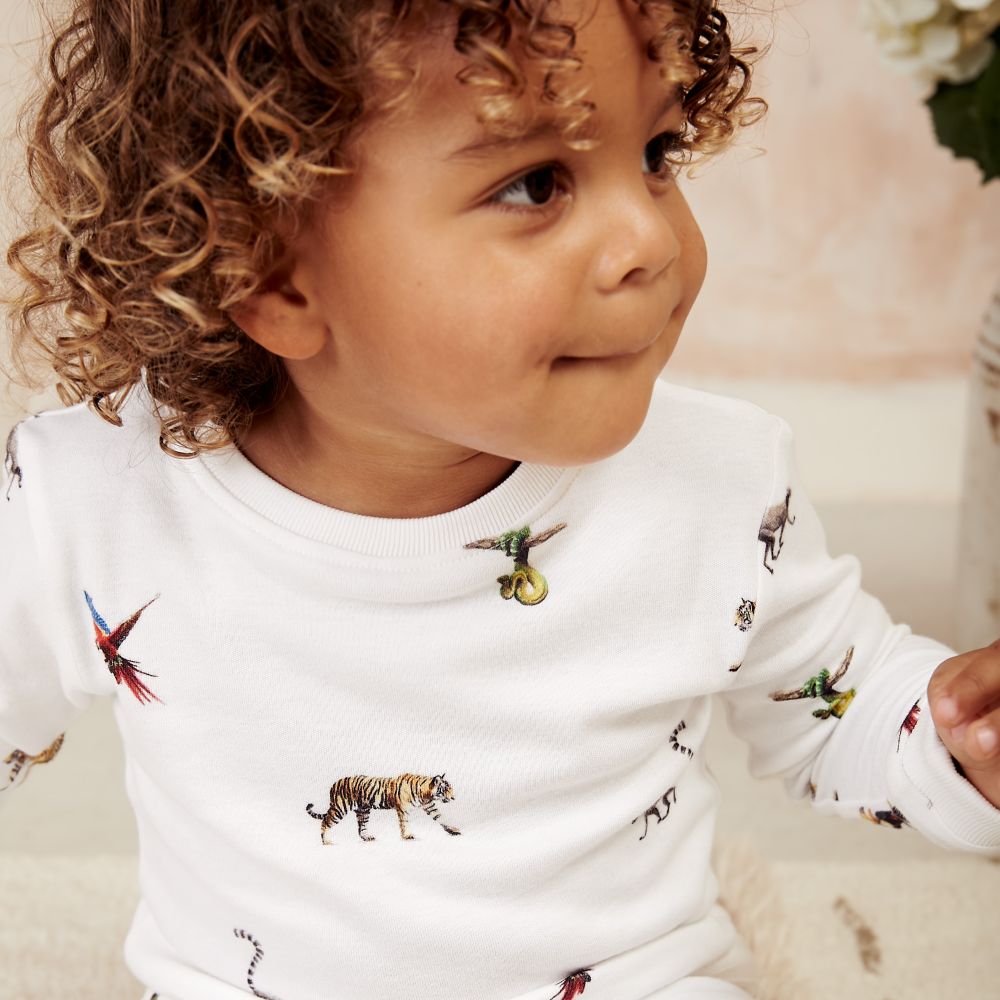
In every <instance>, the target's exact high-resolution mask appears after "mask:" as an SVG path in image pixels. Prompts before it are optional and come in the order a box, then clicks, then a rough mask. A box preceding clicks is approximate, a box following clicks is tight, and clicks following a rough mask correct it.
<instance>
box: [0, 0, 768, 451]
mask: <svg viewBox="0 0 1000 1000" xmlns="http://www.w3.org/2000/svg"><path fill="white" fill-rule="evenodd" d="M630 2H633V3H635V4H636V6H637V8H638V9H639V11H640V13H641V15H642V17H644V18H648V19H651V23H652V26H653V32H652V34H651V36H650V40H649V42H648V45H647V56H648V58H650V59H652V60H655V61H656V62H658V63H660V64H661V67H660V72H661V74H662V75H664V76H665V77H667V78H669V79H670V80H672V81H674V83H675V84H679V85H680V86H681V87H682V90H681V93H682V95H683V104H682V107H683V109H684V111H685V114H686V126H685V127H686V129H687V135H686V138H685V141H684V144H683V145H682V146H681V147H680V148H679V150H677V151H676V155H678V156H680V157H681V159H682V161H683V162H686V163H689V164H690V163H691V157H692V154H694V153H697V154H699V155H700V156H701V157H702V158H705V157H708V156H711V155H714V154H715V153H717V152H719V151H720V150H722V149H723V148H725V147H726V145H727V144H728V142H729V139H730V137H731V136H732V135H733V133H734V131H735V129H736V128H737V127H741V126H746V125H750V124H753V123H754V122H756V121H757V120H758V119H759V118H760V117H761V116H763V115H764V114H765V113H766V111H767V104H766V102H765V101H764V100H763V99H762V98H759V97H748V96H747V94H748V91H749V88H750V73H751V68H750V67H751V63H750V62H749V60H748V57H749V56H751V55H753V54H754V53H757V52H758V49H757V48H755V47H749V48H743V49H734V48H733V46H732V42H731V39H730V31H729V22H728V20H727V18H726V15H725V14H724V13H723V12H722V11H721V10H719V9H718V8H717V7H716V4H715V0H630ZM552 8H553V0H216V2H215V3H212V4H205V3H202V2H201V0H74V2H73V5H72V10H71V11H70V12H69V14H68V15H67V16H66V18H65V20H63V21H62V22H60V23H59V24H58V25H52V24H50V26H49V27H50V30H51V39H52V40H51V43H50V45H49V48H48V53H47V65H48V73H47V76H46V77H45V78H44V80H43V82H40V83H39V84H38V85H37V87H36V89H35V90H34V91H33V92H32V93H31V94H30V95H29V97H28V100H27V101H26V102H25V103H24V104H23V105H22V106H21V110H20V114H19V118H18V122H19V132H26V134H24V135H23V139H24V140H25V143H26V149H27V176H28V179H29V181H30V184H31V189H32V191H33V192H34V197H33V198H32V199H31V203H30V206H29V211H30V214H29V216H28V217H27V218H26V220H25V221H26V222H27V226H26V230H27V231H22V233H21V235H19V236H18V237H17V238H16V239H14V241H13V242H12V243H11V244H10V245H9V247H8V250H7V263H8V264H9V266H10V267H11V269H12V270H13V271H14V272H15V274H16V275H17V276H19V278H20V279H22V280H21V283H20V285H19V286H18V289H19V290H18V292H17V293H16V294H15V295H14V296H13V297H8V298H6V299H5V300H4V302H5V306H6V308H7V311H8V314H9V317H10V319H11V320H12V322H11V323H10V328H11V331H12V340H11V347H12V359H13V360H14V362H15V364H16V366H17V375H19V376H20V380H19V379H18V378H17V376H16V375H14V374H9V376H8V377H9V378H10V379H11V381H12V382H15V383H17V384H21V385H24V386H25V387H28V388H32V389H37V388H41V387H43V385H44V384H47V382H50V381H51V377H52V372H53V371H54V372H55V374H56V377H57V380H58V381H57V385H56V391H57V393H58V395H59V398H60V399H61V400H62V402H63V403H64V404H65V405H72V404H74V403H79V402H81V401H83V400H86V401H87V404H88V406H89V407H90V408H91V409H92V410H93V411H94V412H96V413H97V414H99V415H100V416H101V417H103V418H104V419H105V420H108V421H109V422H111V423H115V424H118V425H120V424H121V418H120V417H119V415H118V411H119V409H120V407H121V406H122V405H123V403H124V402H125V400H126V398H127V397H128V395H129V393H130V392H131V391H132V389H133V388H134V387H135V386H136V385H137V384H138V383H139V382H140V380H141V381H143V382H144V383H145V386H146V388H147V389H148V391H149V394H150V396H151V398H152V399H153V400H154V401H155V403H156V404H157V411H158V412H157V416H158V419H159V422H160V428H161V433H160V447H161V448H162V449H163V450H164V451H165V452H166V453H167V454H170V455H173V456H175V457H178V458H190V457H193V456H195V455H197V454H198V453H199V452H200V451H202V450H208V449H215V448H222V447H225V446H227V445H229V444H230V443H233V442H236V441H239V440H240V438H241V436H242V435H243V434H244V433H245V432H246V431H247V430H248V428H249V426H250V423H251V421H252V418H253V416H254V414H255V413H257V412H260V411H263V410H267V409H269V408H271V407H273V406H274V405H275V403H276V402H277V401H278V400H279V398H280V396H281V394H282V393H283V392H284V390H285V389H286V388H287V380H288V375H287V372H286V370H285V368H284V366H283V364H282V362H281V359H280V358H279V357H278V356H277V355H275V354H273V353H272V352H270V351H267V350H266V349H265V348H263V347H261V346H260V345H259V344H257V343H255V342H254V341H253V340H251V339H250V338H249V337H248V336H247V335H246V334H245V333H244V332H243V331H242V330H241V329H240V328H239V327H238V326H237V325H236V324H235V323H234V322H233V321H232V320H231V319H230V318H229V316H228V315H227V312H226V311H227V310H231V309H233V308H234V307H235V306H237V305H238V304H239V303H241V302H242V301H244V300H245V299H246V298H248V297H249V296H250V295H252V294H253V293H254V292H255V291H257V290H259V289H260V288H262V287H264V285H265V282H266V280H267V276H268V275H269V273H270V272H271V271H272V269H273V268H274V266H275V264H276V263H277V262H279V261H280V260H281V259H282V254H283V251H284V249H285V242H284V241H285V240H288V241H292V240H294V239H295V236H296V234H297V233H299V232H300V231H301V227H302V226H303V225H304V223H305V220H306V219H307V217H308V215H309V212H310V211H311V210H313V209H314V208H315V207H316V206H318V205H321V204H322V201H323V197H324V192H325V191H327V189H328V185H330V184H332V183H335V182H336V179H337V178H338V177H342V176H343V175H346V174H350V173H352V172H353V171H354V170H355V169H357V163H356V162H355V160H353V159H352V140H354V139H355V138H356V137H357V136H358V135H359V134H360V131H361V129H362V127H363V126H364V125H365V124H366V123H368V122H370V121H371V120H373V119H374V118H375V117H377V116H379V115H383V114H391V113H392V112H393V110H394V109H396V108H399V107H404V106H405V102H406V100H407V98H408V96H409V95H410V93H411V92H412V88H413V86H414V84H415V79H416V73H415V70H414V68H413V58H412V56H413V54H414V52H415V51H416V50H417V49H418V48H419V44H420V38H421V32H422V31H426V30H428V28H429V27H431V26H434V27H437V26H439V25H445V26H446V27H447V28H448V30H449V31H451V32H453V39H452V42H453V45H454V48H455V50H456V51H457V52H459V53H460V54H461V55H463V56H464V57H466V58H467V59H468V62H467V63H466V64H465V65H464V66H463V69H462V70H461V71H460V72H459V73H458V74H457V79H458V80H459V81H460V82H461V83H463V84H467V85H470V86H473V87H475V88H477V91H478V92H477V94H476V106H477V108H478V109H479V110H478V116H479V120H480V122H481V123H482V124H484V125H485V126H486V127H487V128H489V129H492V130H495V131H497V132H507V133H511V132H516V131H517V130H518V129H519V128H520V127H521V126H522V125H523V123H522V122H521V121H520V120H519V118H518V106H519V103H521V102H519V101H518V98H519V96H520V95H521V94H523V92H524V89H525V85H526V84H525V75H524V71H523V68H522V66H521V65H520V64H519V62H518V60H517V59H516V58H515V56H514V55H513V54H512V48H513V47H514V45H515V44H516V45H517V46H518V48H517V53H518V55H520V56H521V57H523V58H526V59H528V60H534V61H536V64H537V65H538V66H539V67H540V68H541V69H543V70H544V84H543V89H542V100H543V101H544V102H546V103H548V104H550V105H551V106H552V107H553V108H554V115H555V116H556V119H557V121H558V122H559V123H560V124H559V128H560V130H561V132H562V135H563V138H564V141H566V142H567V143H568V144H569V145H573V144H574V143H576V144H578V145H583V146H584V147H585V146H586V140H585V139H579V138H576V139H574V136H578V135H579V134H580V129H581V127H582V126H584V125H585V124H586V122H587V120H588V117H589V115H590V113H591V111H592V110H593V108H594V105H593V104H592V103H591V102H589V101H587V100H586V99H585V98H583V97H582V94H581V93H577V92H574V91H573V90H572V88H560V87H558V86H557V82H558V81H559V80H560V79H562V78H565V77H566V76H567V75H571V74H572V72H573V71H574V70H576V69H578V68H579V66H580V65H582V60H581V58H580V57H579V56H577V55H576V54H574V51H573V50H574V45H575V43H576V32H575V28H574V26H573V24H570V23H566V22H563V21H559V20H557V19H555V18H554V17H553V16H552ZM60 305H61V306H62V307H63V308H62V315H61V316H58V317H56V318H54V319H53V317H52V315H51V313H52V310H53V308H54V307H58V306H60ZM39 310H41V311H42V313H41V315H42V316H46V315H48V316H49V322H48V323H47V324H41V325H40V326H37V327H36V325H35V322H34V320H35V313H36V312H38V311H39ZM29 353H33V354H34V357H33V358H32V360H33V361H40V362H41V363H42V365H43V366H44V370H45V372H46V376H47V382H42V381H41V380H40V379H38V378H35V377H34V376H33V375H32V374H31V373H30V371H29V368H28V365H27V363H26V359H27V358H28V356H29ZM161 406H163V407H165V408H166V409H167V412H166V413H163V412H161V411H160V407H161Z"/></svg>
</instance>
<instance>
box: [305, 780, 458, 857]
mask: <svg viewBox="0 0 1000 1000" xmlns="http://www.w3.org/2000/svg"><path fill="white" fill-rule="evenodd" d="M454 797H455V793H454V791H453V790H452V787H451V783H450V782H449V781H447V780H446V779H445V776H444V773H443V772H442V773H441V774H436V775H434V776H433V777H425V776H424V775H420V774H410V773H405V774H400V775H397V776H396V777H395V778H371V777H369V776H368V775H366V774H355V775H351V776H350V777H346V778H338V779H337V780H336V781H335V782H334V783H333V785H332V786H331V788H330V808H329V809H327V811H326V812H325V813H317V812H313V808H312V806H313V804H312V803H311V802H310V803H309V804H308V805H307V806H306V812H307V813H309V815H310V816H312V817H313V819H318V820H322V821H323V822H322V825H321V826H320V840H321V842H322V843H323V844H324V845H326V846H332V845H331V844H330V841H328V840H327V839H326V832H327V830H329V829H330V827H332V826H334V825H336V824H337V823H339V822H340V821H341V820H342V819H343V818H344V816H346V815H347V814H348V813H349V812H351V811H352V810H353V812H354V814H355V816H356V817H357V821H358V836H359V837H361V839H362V840H374V839H375V838H374V837H373V836H372V835H371V834H370V833H368V832H367V831H366V830H365V827H366V826H367V825H368V817H369V816H370V815H371V811H372V809H395V810H396V816H397V818H398V819H399V833H400V836H401V837H402V838H403V840H415V839H416V838H415V837H414V836H413V834H412V833H410V831H409V829H408V828H407V825H406V824H407V816H408V813H409V811H410V810H411V809H412V808H413V807H414V806H420V808H421V809H423V811H424V812H425V813H427V815H428V816H430V817H431V819H433V820H434V821H435V822H436V823H438V824H440V825H441V826H442V827H443V828H444V830H445V831H446V832H447V833H450V834H451V835H452V836H456V837H457V836H458V835H459V834H460V833H461V832H462V831H461V830H457V829H456V828H455V827H453V826H449V825H448V824H447V823H445V822H444V821H443V820H442V819H441V817H440V816H439V815H438V811H437V808H436V803H437V802H451V800H452V799H454Z"/></svg>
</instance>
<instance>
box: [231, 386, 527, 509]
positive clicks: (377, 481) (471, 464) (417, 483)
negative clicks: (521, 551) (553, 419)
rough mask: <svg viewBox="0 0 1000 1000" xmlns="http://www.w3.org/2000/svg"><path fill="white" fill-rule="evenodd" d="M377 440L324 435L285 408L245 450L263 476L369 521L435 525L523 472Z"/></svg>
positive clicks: (488, 460)
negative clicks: (438, 517)
mask: <svg viewBox="0 0 1000 1000" xmlns="http://www.w3.org/2000/svg"><path fill="white" fill-rule="evenodd" d="M371 440H372V439H371V436H370V435H369V436H368V437H366V436H365V435H364V434H358V436H357V437H356V438H353V439H352V438H345V437H339V436H334V435H330V434H329V433H326V434H320V433H318V429H317V427H316V426H315V425H313V424H311V423H310V422H309V421H308V419H306V420H303V416H302V414H298V413H297V414H295V415H291V414H290V413H289V411H288V409H287V408H282V407H281V406H280V404H279V406H278V407H276V408H275V409H274V410H271V411H268V412H267V413H263V414H259V415H258V416H257V417H256V418H255V419H254V422H253V424H252V426H251V428H250V430H249V431H248V432H247V434H246V435H245V436H244V437H243V439H242V440H241V442H240V451H242V452H243V454H244V455H246V457H247V458H248V459H249V460H250V461H251V462H253V464H254V465H255V466H257V468H258V469H260V470H261V471H262V472H264V473H265V474H266V475H268V476H270V477H271V478H272V479H274V480H276V481H277V482H279V483H280V484H281V485H282V486H284V487H286V488H287V489H290V490H292V491H293V492H295V493H298V494H299V495H300V496H304V497H307V498H308V499H310V500H315V501H316V502H317V503H321V504H325V505H326V506H328V507H335V508H337V509H338V510H343V511H348V512H350V513H354V514H364V515H366V516H368V517H387V518H412V517H431V516H433V515H435V514H443V513H446V512H448V511H451V510H457V509H458V508H459V507H464V506H466V505H467V504H470V503H472V502H473V501H474V500H477V499H478V498H479V497H481V496H483V495H485V494H486V493H488V492H490V490H492V489H494V488H495V487H497V486H499V485H500V483H502V482H503V481H504V480H505V479H506V478H507V477H508V476H509V475H510V474H511V473H512V472H513V471H514V469H515V468H516V467H517V465H518V464H519V463H518V462H516V461H513V460H511V459H509V458H503V457H500V456H498V455H490V454H487V453H485V452H475V451H471V450H470V449H463V448H461V447H460V446H458V445H455V446H454V451H453V452H451V453H450V454H449V453H448V452H447V451H446V450H444V449H437V450H435V452H434V453H433V457H432V456H431V455H429V454H428V455H421V456H415V455H414V454H413V452H412V450H411V451H406V450H403V449H402V448H397V449H395V450H394V449H393V448H392V446H391V439H390V443H389V444H388V445H387V444H386V439H385V438H384V437H380V438H379V447H378V448H373V447H371Z"/></svg>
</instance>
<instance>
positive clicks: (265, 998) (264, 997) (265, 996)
mask: <svg viewBox="0 0 1000 1000" xmlns="http://www.w3.org/2000/svg"><path fill="white" fill-rule="evenodd" d="M233 933H234V934H235V935H236V936H237V937H241V938H246V940H247V941H249V942H250V943H251V944H252V945H253V958H251V959H250V968H249V969H248V970H247V986H249V987H250V989H251V991H252V992H253V995H254V996H255V997H260V998H261V1000H278V998H277V997H273V996H271V994H270V993H261V992H260V991H259V990H258V989H257V987H256V986H254V984H253V971H254V969H255V968H256V966H257V963H258V962H259V961H260V960H261V959H262V958H263V957H264V950H263V949H262V948H261V946H260V942H258V941H257V939H256V938H255V937H254V936H253V935H252V934H251V933H250V932H249V931H244V930H240V928H238V927H234V928H233Z"/></svg>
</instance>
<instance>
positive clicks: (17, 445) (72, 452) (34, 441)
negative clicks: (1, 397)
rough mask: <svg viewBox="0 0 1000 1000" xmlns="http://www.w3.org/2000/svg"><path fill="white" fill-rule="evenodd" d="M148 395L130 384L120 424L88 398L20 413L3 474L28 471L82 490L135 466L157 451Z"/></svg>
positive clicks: (19, 475)
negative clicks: (90, 402)
mask: <svg viewBox="0 0 1000 1000" xmlns="http://www.w3.org/2000/svg"><path fill="white" fill-rule="evenodd" d="M147 398H148V397H147V396H146V393H145V390H144V389H142V387H140V386H135V387H133V390H132V392H131V393H130V394H129V396H128V397H127V398H126V400H125V402H124V404H123V406H122V407H121V409H120V412H119V418H120V419H121V425H120V426H117V425H115V424H113V423H111V422H109V421H108V420H105V419H104V418H103V417H101V416H100V415H99V414H97V413H95V412H94V411H93V410H91V409H90V407H89V406H88V404H87V403H86V402H80V403H76V404H73V405H71V406H61V407H60V406H56V407H52V408H49V409H44V410H40V411H38V412H36V413H29V414H26V415H24V416H22V417H21V418H19V419H18V420H17V421H16V422H15V423H14V424H13V426H12V427H11V429H10V432H9V434H8V437H7V452H6V456H5V463H6V466H5V467H6V472H7V475H8V476H11V475H16V476H17V478H18V479H19V481H21V482H23V481H24V479H25V478H26V477H28V476H29V475H30V476H32V478H34V477H37V478H38V480H40V481H42V482H44V483H47V484H54V483H55V482H57V481H62V482H65V483H70V484H73V485H74V486H75V488H76V490H77V491H79V492H81V493H82V492H87V486H88V484H90V483H93V482H99V481H100V480H101V478H102V477H104V476H111V475H113V474H114V473H115V472H121V471H124V470H125V469H129V468H137V467H139V466H140V465H142V464H143V462H142V459H143V457H144V456H148V455H150V454H152V453H153V452H155V453H159V452H160V449H159V444H158V435H157V433H156V430H155V429H156V427H157V426H158V421H157V420H156V418H155V414H154V413H153V412H152V410H150V409H149V407H148V405H147V403H146V400H147Z"/></svg>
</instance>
